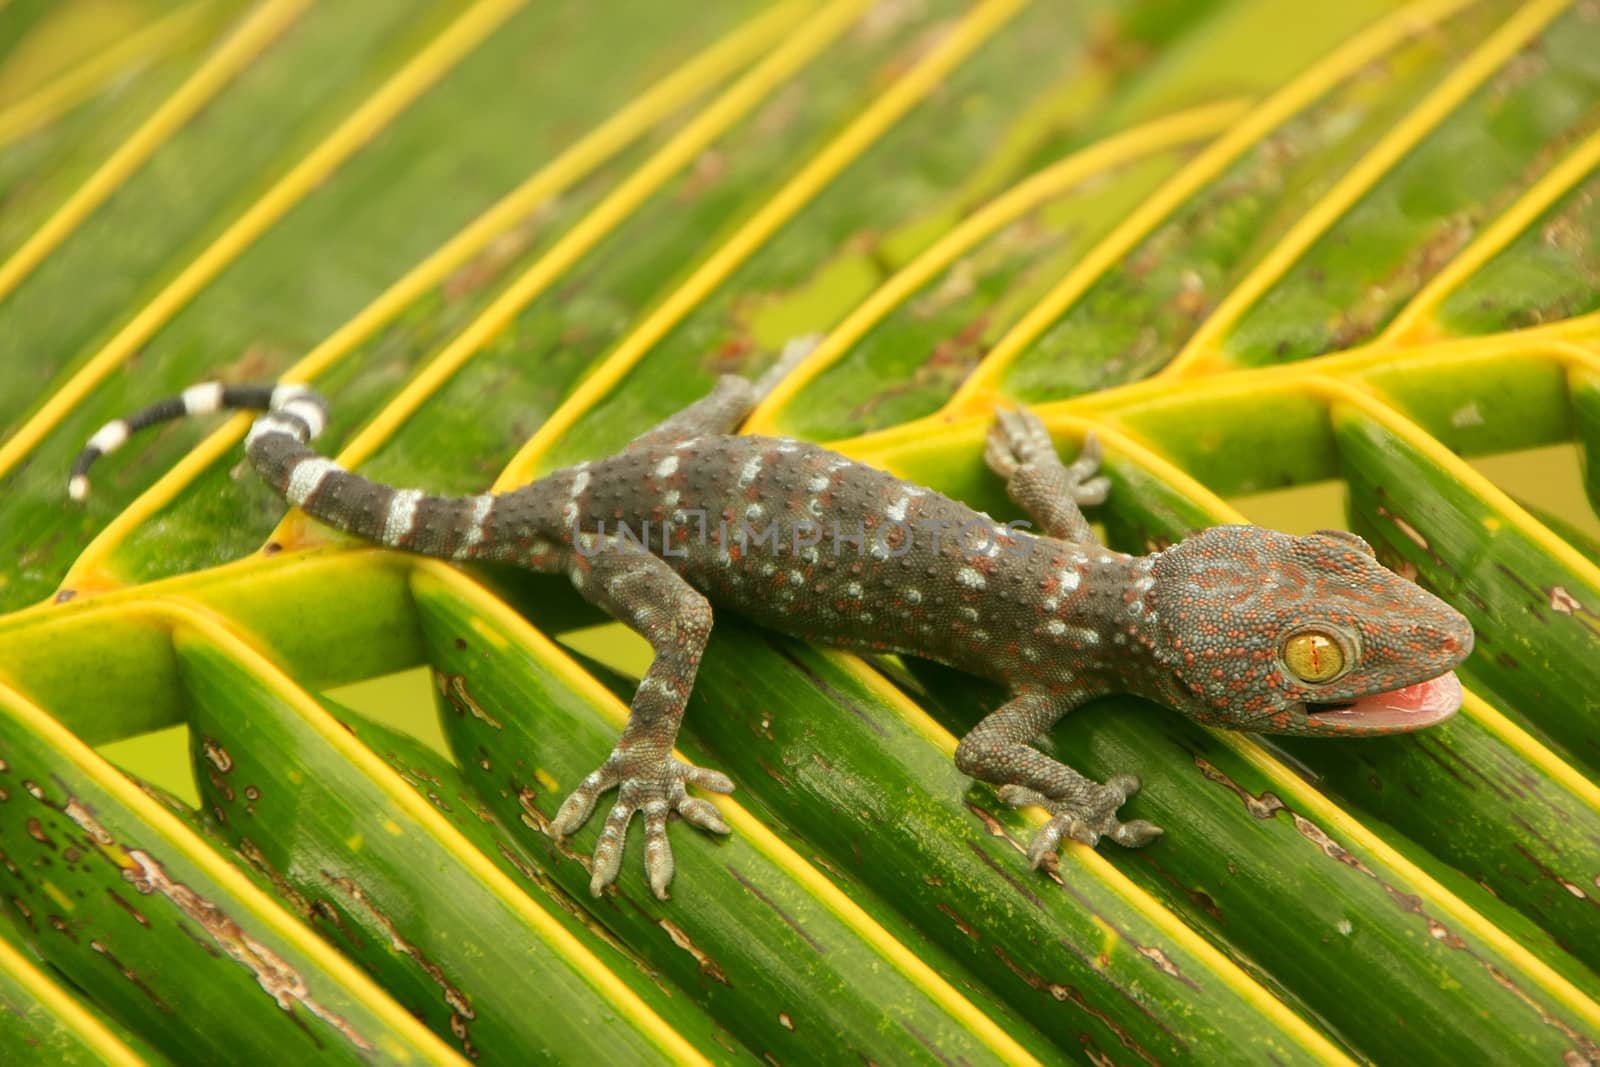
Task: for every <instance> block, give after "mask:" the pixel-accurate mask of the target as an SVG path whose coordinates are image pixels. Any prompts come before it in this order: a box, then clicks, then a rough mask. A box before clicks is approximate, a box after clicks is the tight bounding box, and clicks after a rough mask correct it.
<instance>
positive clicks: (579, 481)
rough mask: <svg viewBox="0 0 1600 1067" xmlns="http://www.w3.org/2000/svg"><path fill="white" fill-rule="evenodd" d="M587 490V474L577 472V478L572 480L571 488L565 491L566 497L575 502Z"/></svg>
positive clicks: (585, 472)
mask: <svg viewBox="0 0 1600 1067" xmlns="http://www.w3.org/2000/svg"><path fill="white" fill-rule="evenodd" d="M587 488H589V472H588V471H579V472H578V476H577V477H576V478H574V479H572V488H571V489H569V490H568V491H567V495H568V496H570V497H572V498H573V499H574V500H576V499H577V498H578V497H580V496H582V495H583V491H584V490H585V489H587Z"/></svg>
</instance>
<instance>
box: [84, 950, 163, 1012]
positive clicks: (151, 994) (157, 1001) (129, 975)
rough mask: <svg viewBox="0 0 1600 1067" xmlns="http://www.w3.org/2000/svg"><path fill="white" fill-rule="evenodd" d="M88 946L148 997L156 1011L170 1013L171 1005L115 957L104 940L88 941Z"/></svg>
mask: <svg viewBox="0 0 1600 1067" xmlns="http://www.w3.org/2000/svg"><path fill="white" fill-rule="evenodd" d="M89 947H90V948H92V949H94V950H95V952H97V953H99V954H100V956H102V957H103V958H104V959H105V961H106V962H107V963H109V964H111V966H113V967H115V968H116V969H117V971H118V972H119V973H121V975H122V977H123V978H125V979H127V980H128V981H129V982H130V983H132V985H133V987H134V988H135V989H137V990H138V991H139V992H141V993H143V994H144V995H145V997H146V999H148V1000H149V1001H150V1003H152V1004H154V1005H155V1006H156V1010H157V1011H159V1012H161V1013H162V1014H163V1015H171V1014H172V1005H170V1004H168V1003H167V1002H166V1001H164V1000H162V999H161V995H160V994H159V993H157V992H156V991H155V990H154V989H151V988H150V987H149V986H148V985H146V984H145V981H144V979H143V978H140V977H139V976H138V975H137V974H135V973H134V971H133V969H132V968H131V967H129V966H128V965H127V964H125V963H123V962H122V961H121V960H119V959H117V957H116V956H115V955H114V954H113V953H112V952H111V950H110V949H108V948H106V946H105V942H103V941H91V942H89Z"/></svg>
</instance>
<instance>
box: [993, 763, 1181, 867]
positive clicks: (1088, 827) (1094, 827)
mask: <svg viewBox="0 0 1600 1067" xmlns="http://www.w3.org/2000/svg"><path fill="white" fill-rule="evenodd" d="M1138 790H1139V779H1138V778H1136V777H1134V776H1133V775H1131V774H1119V775H1116V776H1115V777H1113V778H1111V779H1110V780H1108V781H1107V782H1106V784H1105V785H1095V786H1094V787H1093V791H1092V792H1090V793H1089V794H1088V795H1087V796H1086V797H1082V798H1074V799H1061V800H1055V799H1052V798H1050V797H1047V796H1045V795H1044V794H1043V793H1039V792H1037V791H1035V790H1032V789H1029V788H1028V787H1027V786H1021V785H1004V786H1001V787H1000V790H999V793H1000V799H1001V800H1002V801H1004V802H1005V803H1007V804H1010V805H1011V806H1012V807H1014V808H1021V807H1028V806H1030V805H1037V806H1039V807H1041V808H1044V809H1045V810H1046V811H1048V812H1049V813H1050V816H1051V818H1050V821H1049V822H1048V823H1046V824H1045V825H1044V826H1043V827H1042V828H1041V829H1040V830H1039V832H1038V833H1037V834H1035V835H1034V836H1033V841H1032V842H1031V843H1030V844H1029V845H1028V864H1029V865H1030V866H1032V867H1033V868H1034V869H1035V870H1037V869H1038V868H1039V866H1040V865H1041V864H1043V863H1044V860H1045V857H1046V856H1053V855H1055V854H1056V852H1057V850H1059V849H1060V847H1061V842H1062V840H1063V839H1065V838H1070V839H1071V840H1073V841H1081V842H1082V843H1083V844H1085V845H1088V846H1089V847H1090V848H1093V847H1094V846H1096V845H1098V844H1099V843H1100V838H1101V837H1109V838H1110V839H1111V840H1113V841H1115V842H1116V843H1117V844H1119V845H1123V846H1126V847H1128V848H1140V847H1142V846H1144V845H1147V844H1149V843H1150V842H1151V841H1154V840H1155V839H1156V838H1158V837H1160V836H1161V834H1162V830H1161V827H1159V826H1157V825H1156V824H1155V823H1153V822H1149V821H1147V820H1145V819H1132V820H1130V821H1128V822H1122V821H1121V820H1120V819H1118V818H1117V809H1118V808H1119V807H1121V806H1122V803H1123V801H1125V800H1127V799H1128V798H1129V797H1131V796H1132V795H1133V794H1134V793H1136V792H1138Z"/></svg>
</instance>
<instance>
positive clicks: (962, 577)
mask: <svg viewBox="0 0 1600 1067" xmlns="http://www.w3.org/2000/svg"><path fill="white" fill-rule="evenodd" d="M956 581H958V582H960V583H961V584H962V585H964V586H966V587H967V588H968V589H982V588H984V587H985V586H987V585H988V584H989V582H988V580H987V579H986V578H984V576H983V575H982V574H979V573H978V572H977V571H975V570H973V569H972V568H971V567H962V568H961V569H960V570H958V571H956Z"/></svg>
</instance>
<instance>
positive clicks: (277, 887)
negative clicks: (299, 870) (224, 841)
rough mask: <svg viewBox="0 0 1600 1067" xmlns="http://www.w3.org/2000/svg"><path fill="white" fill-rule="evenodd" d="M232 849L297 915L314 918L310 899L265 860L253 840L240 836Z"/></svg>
mask: <svg viewBox="0 0 1600 1067" xmlns="http://www.w3.org/2000/svg"><path fill="white" fill-rule="evenodd" d="M234 851H235V852H236V853H238V855H239V857H240V858H241V859H243V860H244V861H245V862H246V863H248V864H249V865H250V867H251V869H253V870H254V871H255V872H256V873H257V874H259V875H261V877H263V878H265V879H266V880H267V881H269V882H271V883H272V888H273V891H274V892H276V893H277V894H278V898H279V899H280V900H282V901H283V902H284V903H286V904H288V905H289V907H290V908H292V909H293V910H294V912H295V913H296V914H297V915H300V916H302V917H303V918H305V919H308V920H311V919H315V918H316V910H315V908H313V907H312V904H311V901H310V899H308V898H307V897H306V895H305V894H304V893H302V892H300V890H299V889H297V888H295V886H294V884H293V883H292V882H290V881H289V880H288V879H287V878H285V877H284V876H283V874H282V872H280V871H279V870H278V869H277V868H275V867H274V866H272V864H270V863H268V862H267V857H266V855H265V854H264V853H263V852H262V851H261V849H260V847H258V846H257V845H256V843H255V842H254V841H252V840H250V839H249V838H248V837H241V838H239V843H238V845H236V846H235V848H234Z"/></svg>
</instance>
